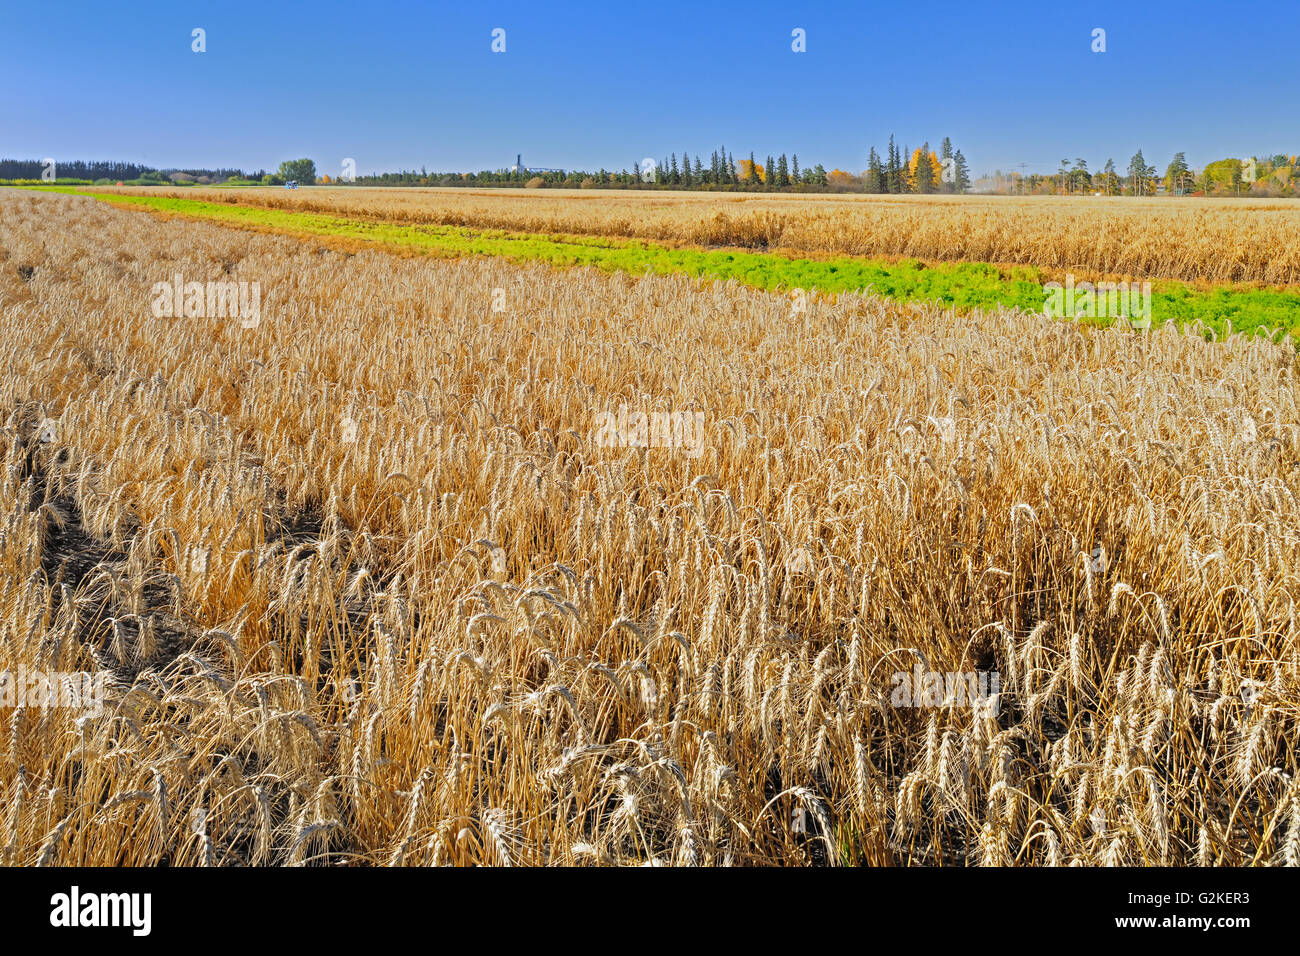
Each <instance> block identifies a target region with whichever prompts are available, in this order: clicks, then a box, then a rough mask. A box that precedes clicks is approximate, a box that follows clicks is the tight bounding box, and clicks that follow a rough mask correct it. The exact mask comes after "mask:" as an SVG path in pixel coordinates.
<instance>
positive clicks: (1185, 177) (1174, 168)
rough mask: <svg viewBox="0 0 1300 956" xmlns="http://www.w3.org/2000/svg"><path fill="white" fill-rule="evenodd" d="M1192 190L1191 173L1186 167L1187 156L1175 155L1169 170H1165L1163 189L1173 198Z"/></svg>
mask: <svg viewBox="0 0 1300 956" xmlns="http://www.w3.org/2000/svg"><path fill="white" fill-rule="evenodd" d="M1191 188H1192V171H1191V169H1190V168H1188V166H1187V156H1186V154H1184V153H1175V154H1174V158H1173V160H1172V161H1171V162H1170V163H1169V168H1168V169H1166V170H1165V189H1167V190H1168V191H1169V192H1171V193H1173V194H1174V195H1175V196H1181V195H1182V194H1183V193H1185V192H1190V191H1191Z"/></svg>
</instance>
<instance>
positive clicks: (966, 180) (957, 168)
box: [952, 149, 970, 193]
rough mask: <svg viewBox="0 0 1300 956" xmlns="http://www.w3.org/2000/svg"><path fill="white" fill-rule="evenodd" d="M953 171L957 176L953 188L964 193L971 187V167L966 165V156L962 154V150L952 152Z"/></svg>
mask: <svg viewBox="0 0 1300 956" xmlns="http://www.w3.org/2000/svg"><path fill="white" fill-rule="evenodd" d="M952 171H953V175H954V178H955V180H956V181H955V182H954V183H953V188H954V189H955V190H956V191H957V192H959V193H964V192H965V191H966V190H967V189H969V188H970V169H968V168H967V166H966V157H965V156H963V155H962V154H961V150H960V149H959V150H957V152H955V153H953V154H952Z"/></svg>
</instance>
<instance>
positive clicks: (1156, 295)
mask: <svg viewBox="0 0 1300 956" xmlns="http://www.w3.org/2000/svg"><path fill="white" fill-rule="evenodd" d="M26 188H35V189H38V190H42V191H46V192H59V193H67V194H72V195H81V196H88V197H90V198H93V199H98V200H103V201H105V202H111V203H115V204H118V205H125V206H138V207H142V208H145V209H152V210H156V211H159V212H166V213H174V214H177V215H182V216H192V217H196V218H201V219H209V220H213V221H216V222H224V223H228V224H231V225H235V226H245V227H250V228H258V229H269V230H273V231H285V232H291V233H299V234H303V233H305V234H308V235H317V236H325V237H335V238H342V239H351V240H358V241H363V242H375V243H380V244H384V245H389V246H397V247H402V248H406V249H414V250H419V251H422V252H426V253H430V254H434V255H440V256H471V255H485V256H504V257H506V258H507V259H510V260H512V261H516V262H526V261H540V262H545V263H548V264H550V265H553V266H574V265H586V266H595V267H597V268H600V269H604V270H607V271H620V272H629V273H634V274H639V273H643V272H645V271H647V270H649V271H651V272H655V273H658V274H664V275H666V274H670V273H680V274H684V275H688V276H693V277H701V278H712V279H719V280H725V279H735V280H737V281H739V282H742V283H744V284H746V285H750V286H754V287H756V288H759V289H767V290H791V289H805V290H808V291H809V292H812V291H813V290H816V291H817V292H820V293H836V292H846V291H857V290H869V291H871V292H874V293H876V294H879V295H882V296H886V297H888V298H890V299H894V300H897V301H901V302H915V301H933V302H937V303H940V304H941V305H943V306H946V307H951V308H954V309H958V310H968V309H973V308H993V307H997V306H1009V307H1015V308H1020V309H1025V310H1028V311H1031V312H1041V311H1043V308H1044V291H1043V284H1044V281H1045V280H1044V278H1043V276H1042V274H1041V272H1040V271H1039V270H1038V269H1037V268H1035V267H1032V266H1024V267H1017V268H1014V269H1011V270H1007V271H1003V270H1000V269H998V268H997V267H996V266H993V265H989V264H987V263H970V262H953V263H939V264H931V265H927V264H925V263H922V262H918V261H916V260H906V259H905V260H901V261H898V262H889V261H886V260H880V259H870V258H857V257H850V256H844V257H839V258H830V259H796V258H790V257H788V256H785V255H781V254H779V253H770V252H745V251H738V250H726V249H696V248H673V247H669V246H662V245H657V244H655V243H650V242H644V241H641V240H635V239H610V238H603V237H588V236H555V235H543V234H534V233H520V232H507V231H504V230H497V229H482V230H479V229H468V228H464V227H459V226H433V225H402V224H397V223H389V222H382V221H370V220H363V219H348V218H345V217H340V216H328V215H320V214H317V213H306V212H291V211H287V210H281V209H266V208H261V207H256V206H245V205H229V204H225V203H215V202H204V201H201V200H195V199H174V198H170V197H163V196H135V195H119V194H117V193H101V192H94V191H90V190H86V189H79V188H77V187H74V186H45V187H39V186H38V187H26ZM1151 318H1152V323H1153V324H1154V325H1160V324H1162V323H1164V322H1169V321H1173V322H1176V323H1178V324H1179V325H1183V324H1187V323H1192V322H1196V321H1198V320H1199V321H1200V322H1201V323H1203V324H1204V325H1205V326H1206V327H1207V328H1209V329H1213V330H1214V331H1215V332H1217V333H1222V332H1224V331H1226V330H1227V329H1228V328H1229V327H1230V328H1231V329H1232V330H1233V331H1237V332H1251V331H1260V330H1268V331H1272V332H1277V331H1279V330H1285V331H1287V332H1289V333H1290V334H1291V335H1293V336H1296V337H1300V292H1297V291H1291V290H1289V289H1267V288H1253V287H1248V286H1236V285H1233V286H1218V287H1215V288H1212V289H1210V290H1201V289H1195V288H1192V287H1190V286H1188V285H1185V284H1184V283H1180V282H1171V281H1163V282H1153V283H1152V284H1151ZM1087 321H1091V322H1096V323H1097V324H1101V325H1107V324H1110V323H1111V322H1112V321H1113V320H1111V319H1108V318H1095V319H1087Z"/></svg>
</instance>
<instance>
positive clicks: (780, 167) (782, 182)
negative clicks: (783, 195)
mask: <svg viewBox="0 0 1300 956" xmlns="http://www.w3.org/2000/svg"><path fill="white" fill-rule="evenodd" d="M776 184H777V185H778V186H781V187H785V186H789V185H790V164H789V162H788V161H787V160H786V158H785V153H782V154H781V158H780V159H778V160H777V161H776Z"/></svg>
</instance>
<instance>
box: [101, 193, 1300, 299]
mask: <svg viewBox="0 0 1300 956" xmlns="http://www.w3.org/2000/svg"><path fill="white" fill-rule="evenodd" d="M96 192H105V193H122V194H128V195H147V196H174V197H178V198H185V199H198V200H208V201H214V202H224V203H235V204H242V205H250V206H262V207H267V208H272V209H286V210H292V211H298V212H313V213H322V214H332V215H342V216H349V217H362V218H370V219H375V220H381V221H384V222H397V223H404V224H413V225H440V226H459V227H467V228H474V229H505V230H512V231H520V232H527V233H545V234H554V233H560V234H569V235H596V236H609V237H622V238H633V239H642V240H649V241H654V242H660V243H669V244H677V245H692V246H722V247H737V248H745V249H765V250H775V251H781V252H785V253H789V254H794V255H800V256H817V255H852V256H881V257H908V258H916V259H921V260H923V261H954V260H955V261H964V262H989V263H994V264H998V265H1002V266H1015V265H1032V266H1037V267H1040V268H1043V269H1046V270H1048V271H1049V272H1050V273H1052V274H1060V273H1064V272H1065V271H1072V272H1074V273H1075V274H1077V275H1079V276H1081V277H1110V276H1115V277H1123V278H1135V279H1139V280H1156V279H1174V280H1182V281H1185V282H1190V283H1196V284H1215V283H1225V282H1240V283H1254V284H1264V285H1269V286H1296V285H1300V206H1298V205H1297V204H1296V203H1294V202H1287V201H1269V200H1244V201H1243V200H1229V199H1204V200H1201V199H1183V200H1177V199H1167V198H1166V199H1161V198H1156V199H1133V198H1114V197H1111V198H1106V197H1093V196H1088V197H1076V198H1065V197H1055V196H1049V197H1026V198H1016V199H1010V198H1006V197H998V196H867V195H857V196H853V195H848V196H845V195H804V196H794V195H781V194H770V195H763V194H761V193H759V194H719V193H700V192H664V193H651V194H647V193H638V192H630V193H624V192H618V191H605V190H600V191H592V190H558V189H556V190H551V189H547V190H519V189H497V190H477V189H463V188H455V189H450V188H447V189H444V188H430V189H391V188H378V187H374V188H366V187H333V188H330V187H314V188H312V189H306V190H296V191H286V190H284V189H274V188H229V189H217V188H207V189H204V188H188V187H187V188H175V189H160V188H157V187H120V188H118V187H99V188H97V189H96Z"/></svg>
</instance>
